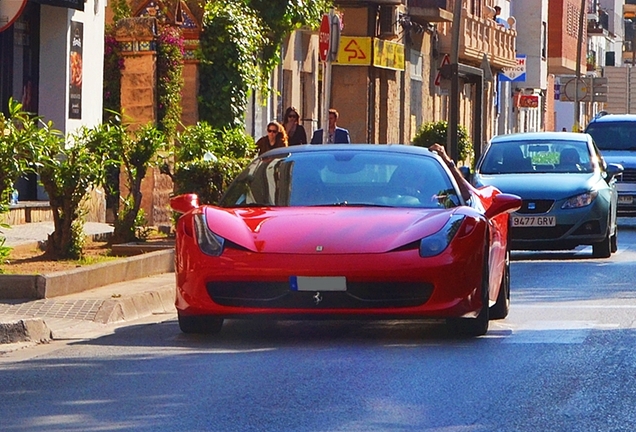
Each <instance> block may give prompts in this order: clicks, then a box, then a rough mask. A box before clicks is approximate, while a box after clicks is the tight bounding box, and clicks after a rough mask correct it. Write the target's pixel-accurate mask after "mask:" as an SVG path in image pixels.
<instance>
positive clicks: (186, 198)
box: [170, 194, 199, 213]
mask: <svg viewBox="0 0 636 432" xmlns="http://www.w3.org/2000/svg"><path fill="white" fill-rule="evenodd" d="M170 207H171V208H172V210H174V211H176V212H179V213H187V212H189V211H190V210H192V209H195V208H198V207H199V197H198V195H197V194H183V195H178V196H176V197H174V198H170Z"/></svg>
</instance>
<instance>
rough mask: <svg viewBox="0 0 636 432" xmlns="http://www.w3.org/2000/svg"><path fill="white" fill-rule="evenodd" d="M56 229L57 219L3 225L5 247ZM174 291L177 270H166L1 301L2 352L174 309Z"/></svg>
mask: <svg viewBox="0 0 636 432" xmlns="http://www.w3.org/2000/svg"><path fill="white" fill-rule="evenodd" d="M52 231H53V223H52V222H40V223H30V224H25V225H15V226H13V227H12V228H11V229H2V233H3V235H4V236H5V237H6V239H7V240H6V245H8V246H12V247H15V246H21V245H26V244H37V243H38V242H40V241H44V240H46V238H47V236H48V234H49V233H51V232H52ZM85 232H86V234H87V235H101V234H107V233H110V232H112V226H110V225H108V224H99V223H87V224H86V226H85ZM174 290H175V275H174V273H163V274H159V275H154V276H149V277H144V278H141V279H135V280H132V281H127V282H119V283H115V284H111V285H106V286H103V287H100V288H94V289H91V290H87V291H82V292H79V293H74V294H68V295H64V296H58V297H53V298H46V299H42V300H33V301H25V300H6V299H5V300H3V299H0V354H1V353H3V352H7V351H13V350H15V349H19V348H21V347H23V346H24V345H27V346H28V345H30V344H35V343H39V342H46V341H48V340H50V339H75V338H82V335H87V334H90V333H92V332H93V333H94V332H96V331H99V330H100V329H101V330H103V329H105V328H106V327H107V326H108V325H109V324H114V323H121V322H125V321H131V320H135V319H138V318H141V317H145V316H149V315H152V314H158V313H161V314H166V313H168V314H170V313H174V312H175V308H174Z"/></svg>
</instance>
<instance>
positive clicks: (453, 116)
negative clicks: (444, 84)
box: [446, 0, 463, 161]
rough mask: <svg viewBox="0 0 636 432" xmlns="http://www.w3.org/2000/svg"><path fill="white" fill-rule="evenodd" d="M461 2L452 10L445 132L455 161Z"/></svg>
mask: <svg viewBox="0 0 636 432" xmlns="http://www.w3.org/2000/svg"><path fill="white" fill-rule="evenodd" d="M462 2H463V0H455V5H454V8H453V27H452V29H451V30H452V32H451V52H450V67H451V88H450V103H449V105H448V109H449V111H450V113H449V116H448V119H449V122H448V131H447V143H446V147H447V150H450V156H451V158H452V159H453V160H454V161H456V160H457V159H458V158H459V148H458V146H459V145H458V143H459V132H458V129H459V27H460V24H461V17H462Z"/></svg>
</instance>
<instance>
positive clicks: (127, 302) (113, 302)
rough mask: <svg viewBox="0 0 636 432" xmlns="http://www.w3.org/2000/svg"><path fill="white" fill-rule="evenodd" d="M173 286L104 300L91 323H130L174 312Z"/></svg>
mask: <svg viewBox="0 0 636 432" xmlns="http://www.w3.org/2000/svg"><path fill="white" fill-rule="evenodd" d="M174 298H175V286H174V284H170V285H165V286H160V287H158V288H157V289H156V290H153V291H144V292H141V293H138V294H135V295H132V296H128V297H123V298H118V299H108V300H104V303H102V305H101V307H100V308H99V311H98V312H97V315H96V316H95V319H94V320H93V322H98V323H101V324H110V323H116V322H121V321H130V320H135V319H137V318H142V317H145V316H148V315H152V314H157V313H170V312H174V311H175V306H174Z"/></svg>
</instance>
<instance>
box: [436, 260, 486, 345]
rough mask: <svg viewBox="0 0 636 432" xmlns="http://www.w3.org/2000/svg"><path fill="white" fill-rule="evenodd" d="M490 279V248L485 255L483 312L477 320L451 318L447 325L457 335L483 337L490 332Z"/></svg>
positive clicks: (482, 290) (482, 286) (482, 283)
mask: <svg viewBox="0 0 636 432" xmlns="http://www.w3.org/2000/svg"><path fill="white" fill-rule="evenodd" d="M489 278H490V268H489V265H488V248H486V252H485V254H484V269H483V271H482V273H481V302H482V305H481V310H480V311H479V315H477V317H476V318H449V319H448V320H447V321H446V323H447V325H448V326H449V327H450V328H451V329H452V330H453V331H454V332H455V333H457V334H459V335H462V336H482V335H485V334H486V332H487V331H488V321H489V320H490V313H489V312H490V311H489V309H490V308H489V307H488V303H489V295H488V292H489Z"/></svg>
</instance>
